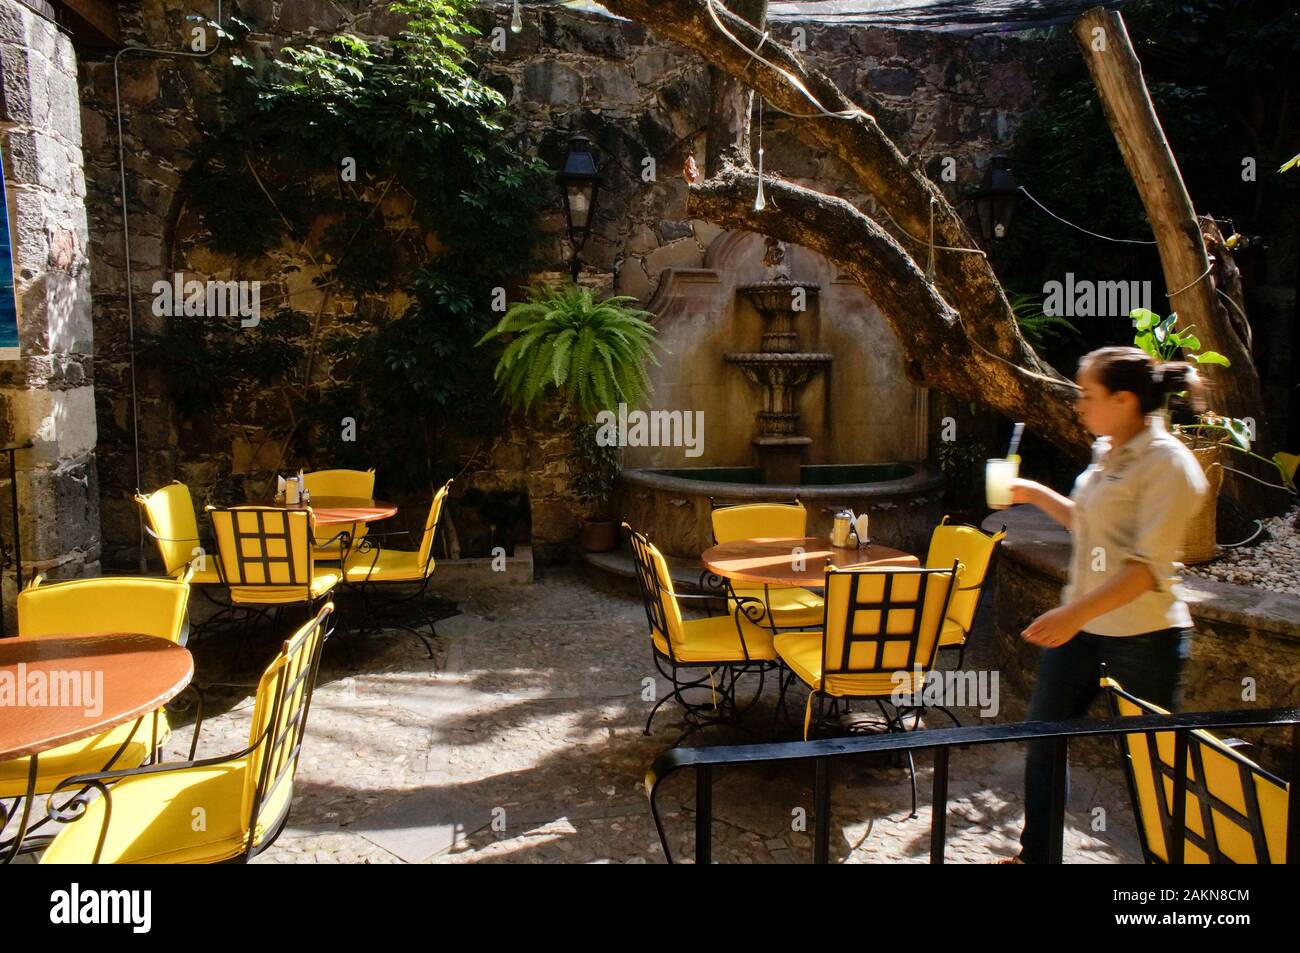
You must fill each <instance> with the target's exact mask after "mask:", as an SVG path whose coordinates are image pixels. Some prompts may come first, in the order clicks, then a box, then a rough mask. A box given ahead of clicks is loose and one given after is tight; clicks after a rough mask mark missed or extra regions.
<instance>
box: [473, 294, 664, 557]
mask: <svg viewBox="0 0 1300 953" xmlns="http://www.w3.org/2000/svg"><path fill="white" fill-rule="evenodd" d="M635 302H636V299H635V298H632V297H628V296H626V295H618V296H615V297H612V298H606V299H604V300H603V301H597V300H596V299H595V298H594V297H593V295H592V293H591V291H590V290H589V289H587V288H581V287H578V286H577V285H570V286H568V287H559V288H557V287H553V286H547V285H540V286H535V287H533V288H530V289H529V290H528V293H527V300H525V301H521V302H518V303H516V304H514V305H512V306H511V307H510V309H509V310H508V311H506V313H505V315H504V316H503V317H502V319H501V321H500V323H498V324H497V325H496V327H494V328H492V329H491V330H490V331H488V332H487V334H485V335H483V337H482V339H481V340H480V341H479V344H484V343H485V342H487V341H489V340H492V339H494V338H503V337H508V338H509V339H510V341H509V343H508V344H507V345H506V348H505V350H504V351H503V352H502V354H501V359H500V360H499V361H498V362H497V366H496V371H495V373H494V375H493V376H494V378H495V380H496V381H497V387H498V390H499V391H500V393H501V394H502V396H503V398H504V399H505V400H506V402H507V403H508V404H509V405H510V406H512V407H516V408H520V409H522V410H524V411H525V412H528V411H529V410H530V409H532V408H533V407H534V406H539V407H540V406H541V403H540V401H541V399H542V398H543V397H544V396H546V395H548V394H549V395H554V396H557V397H559V398H560V400H561V401H562V409H561V415H562V417H563V418H565V422H566V425H567V427H568V428H569V430H570V432H571V434H572V438H573V440H572V444H573V449H572V454H571V464H572V469H573V474H574V477H573V488H574V494H575V496H577V497H578V499H579V500H581V501H583V502H585V503H588V504H590V505H591V506H592V508H593V513H592V515H591V517H590V518H588V519H587V520H584V521H583V527H582V537H583V545H584V547H585V548H587V549H589V550H590V551H593V552H602V551H608V550H610V549H613V548H614V547H615V546H617V545H618V533H617V526H616V524H615V522H614V519H613V513H612V512H610V504H611V501H612V498H613V491H614V481H615V479H616V478H617V476H618V469H619V454H618V447H617V446H603V445H602V444H601V443H600V442H599V441H598V440H597V439H596V434H597V427H596V415H597V414H599V413H600V412H601V411H610V412H613V413H617V412H618V406H619V404H626V405H627V407H628V408H629V409H631V408H634V407H636V406H637V405H639V404H640V403H641V402H642V401H643V400H644V399H645V397H646V396H647V395H648V394H649V392H650V378H649V375H648V374H647V373H646V362H648V361H654V362H655V363H656V364H657V363H658V361H657V360H656V358H655V356H654V347H655V345H656V343H657V342H656V341H655V337H654V336H655V333H656V331H655V328H654V326H653V325H651V324H650V323H649V321H648V320H647V319H648V318H651V317H653V315H651V314H650V313H649V312H648V311H643V310H641V309H640V308H636V307H633V304H634V303H635Z"/></svg>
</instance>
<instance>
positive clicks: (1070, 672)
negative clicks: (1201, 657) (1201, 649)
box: [1020, 629, 1192, 864]
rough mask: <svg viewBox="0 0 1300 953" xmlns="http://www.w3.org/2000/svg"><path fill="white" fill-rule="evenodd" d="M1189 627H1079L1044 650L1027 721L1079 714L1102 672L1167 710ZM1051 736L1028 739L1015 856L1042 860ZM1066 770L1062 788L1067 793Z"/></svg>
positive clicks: (1174, 701)
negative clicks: (1127, 630)
mask: <svg viewBox="0 0 1300 953" xmlns="http://www.w3.org/2000/svg"><path fill="white" fill-rule="evenodd" d="M1191 644H1192V630H1191V629H1163V630H1161V631H1159V632H1149V633H1147V634H1146V635H1126V636H1108V635H1093V634H1092V633H1091V632H1080V633H1079V634H1078V635H1076V636H1075V637H1074V638H1073V639H1071V640H1070V641H1069V642H1066V643H1065V644H1064V645H1062V646H1059V647H1058V648H1054V649H1044V650H1043V654H1042V657H1041V658H1040V659H1039V662H1038V674H1037V676H1036V677H1035V679H1034V694H1033V698H1032V699H1031V700H1030V702H1029V720H1030V721H1062V720H1064V719H1067V718H1082V717H1083V716H1084V715H1085V714H1087V711H1088V708H1089V707H1090V706H1091V705H1092V702H1093V700H1094V699H1095V698H1096V697H1097V694H1098V693H1099V692H1100V691H1101V686H1100V685H1099V684H1098V682H1099V680H1100V678H1101V666H1102V665H1103V664H1104V665H1105V666H1106V674H1107V675H1108V676H1110V677H1111V678H1113V679H1115V681H1117V682H1119V683H1120V685H1122V686H1123V687H1124V690H1125V691H1127V692H1130V693H1132V694H1134V695H1136V696H1138V697H1139V698H1143V699H1145V700H1147V701H1149V702H1151V703H1152V704H1155V705H1159V706H1160V707H1161V708H1165V709H1168V710H1170V711H1173V710H1175V709H1176V708H1177V707H1178V696H1179V691H1180V688H1181V685H1180V680H1181V676H1182V671H1183V664H1184V663H1185V662H1186V661H1187V655H1188V653H1189V652H1190V650H1191ZM1054 744H1055V743H1054V742H1053V741H1050V740H1049V741H1032V742H1030V743H1029V745H1028V748H1029V756H1028V759H1027V761H1026V763H1025V829H1024V831H1023V832H1022V833H1021V835H1020V859H1021V860H1023V861H1024V862H1025V863H1027V864H1045V863H1047V844H1048V841H1049V839H1050V838H1051V836H1052V834H1051V831H1050V826H1051V812H1052V750H1053V747H1054ZM1069 783H1070V782H1069V774H1068V768H1067V774H1066V792H1067V797H1068V792H1069Z"/></svg>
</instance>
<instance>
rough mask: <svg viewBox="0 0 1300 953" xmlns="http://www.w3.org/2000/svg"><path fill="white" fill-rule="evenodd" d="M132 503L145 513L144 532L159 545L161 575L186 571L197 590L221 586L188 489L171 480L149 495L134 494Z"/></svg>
mask: <svg viewBox="0 0 1300 953" xmlns="http://www.w3.org/2000/svg"><path fill="white" fill-rule="evenodd" d="M135 501H136V503H138V504H139V506H140V509H141V510H143V511H144V519H145V532H147V533H148V534H149V535H150V536H151V537H153V540H154V542H155V543H156V544H157V545H158V555H159V557H160V558H161V559H162V564H163V572H165V573H166V574H167V575H169V576H179V575H180V574H181V573H183V572H185V571H186V570H187V569H188V570H191V571H192V572H191V577H190V581H191V582H192V583H193V584H194V585H196V586H219V585H220V584H221V572H220V570H219V569H218V568H217V558H216V555H215V554H213V553H209V552H208V551H207V550H206V548H205V547H204V546H203V541H202V540H201V539H200V538H199V524H198V520H197V519H195V517H194V498H193V496H191V494H190V488H189V487H188V486H186V485H185V484H184V483H181V482H180V481H179V480H174V481H172V482H171V483H169V484H168V485H167V486H165V487H163V488H162V489H160V490H155V491H154V492H152V493H148V494H140V493H137V494H136V495H135Z"/></svg>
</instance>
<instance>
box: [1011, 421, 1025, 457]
mask: <svg viewBox="0 0 1300 953" xmlns="http://www.w3.org/2000/svg"><path fill="white" fill-rule="evenodd" d="M1024 432H1025V425H1024V423H1023V422H1018V423H1017V424H1016V425H1015V426H1014V427H1013V428H1012V429H1011V448H1010V449H1009V450H1007V459H1010V458H1012V457H1014V456H1015V455H1016V451H1017V450H1019V449H1020V437H1021V435H1023V434H1024Z"/></svg>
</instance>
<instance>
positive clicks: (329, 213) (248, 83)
mask: <svg viewBox="0 0 1300 953" xmlns="http://www.w3.org/2000/svg"><path fill="white" fill-rule="evenodd" d="M473 6H474V4H473V3H472V0H400V2H394V3H392V4H391V5H390V9H391V10H393V11H394V12H396V13H402V14H407V15H408V16H409V17H410V20H409V22H408V26H407V28H406V30H405V31H404V32H403V33H402V34H401V35H400V36H399V37H397V38H395V39H393V40H392V41H389V42H385V43H372V42H370V41H368V40H366V39H364V38H362V37H358V36H353V35H349V34H339V35H336V36H333V37H330V38H329V39H328V40H324V41H321V42H319V43H318V44H307V45H302V46H297V47H286V48H284V49H282V50H281V51H280V52H279V54H278V55H277V57H276V58H275V59H274V60H272V61H271V62H269V63H254V62H252V61H251V60H250V59H247V58H245V57H243V56H240V55H239V52H238V48H237V47H235V49H236V52H235V54H234V55H232V57H231V63H232V65H233V66H234V67H235V78H234V79H233V80H232V81H231V82H230V83H228V85H227V88H226V89H225V90H224V91H223V104H222V105H223V112H224V114H225V115H227V116H228V117H229V122H228V123H227V126H226V128H225V130H224V131H223V133H222V134H221V135H220V136H216V137H213V138H212V139H211V140H209V141H208V142H206V143H205V144H204V149H203V152H202V154H201V155H199V156H197V157H196V159H197V161H196V163H195V172H194V173H193V174H192V175H191V177H190V180H189V182H188V185H189V189H190V194H189V198H190V205H191V207H192V208H193V209H194V210H195V211H196V212H197V214H198V215H199V217H200V220H201V222H202V224H203V226H204V229H205V233H204V234H203V235H202V236H200V240H201V241H203V242H204V243H205V244H207V245H208V246H209V247H211V248H213V249H214V250H216V251H219V252H223V253H226V254H232V255H235V256H237V257H239V258H241V259H244V260H245V261H253V260H256V261H259V262H262V261H266V259H267V257H268V256H270V255H271V254H273V253H276V254H278V253H280V252H282V251H283V252H287V253H288V254H291V255H297V254H302V255H303V256H305V257H306V258H307V259H308V260H309V261H310V263H311V264H312V266H313V268H314V275H313V281H314V283H315V285H316V286H317V287H318V288H319V289H320V291H321V292H322V293H323V294H324V295H325V298H326V303H325V304H323V305H322V306H321V307H322V314H325V315H328V313H329V312H330V311H333V310H336V309H340V308H341V309H342V311H343V317H342V320H340V321H338V322H334V321H333V320H332V319H330V318H329V317H328V316H327V317H325V318H324V319H322V316H321V315H314V316H310V317H309V318H308V319H307V321H306V322H305V324H304V325H303V326H302V331H303V333H302V334H301V335H299V336H297V337H294V338H284V339H283V340H277V341H275V342H273V350H274V352H275V356H274V358H273V360H272V363H273V364H276V365H277V366H281V367H283V366H285V365H286V364H287V365H288V366H289V372H288V373H284V374H282V376H281V377H280V380H281V382H282V383H284V384H285V385H286V389H287V391H286V392H287V393H288V395H289V396H290V398H291V399H290V401H289V402H288V403H287V404H286V406H288V407H289V408H290V411H291V416H292V419H293V424H292V426H296V427H297V428H298V429H299V430H300V431H301V432H302V433H303V434H310V435H311V436H312V437H313V439H304V440H301V441H300V443H301V444H302V445H303V446H306V447H309V448H311V452H312V453H313V454H314V455H319V457H320V459H321V460H322V461H326V462H330V463H333V464H337V465H350V464H357V465H360V464H365V465H366V466H377V467H380V468H382V469H383V470H384V476H385V482H386V483H388V484H390V485H391V484H396V485H398V486H402V485H405V486H422V485H427V484H428V483H429V482H430V480H437V479H440V478H442V477H444V476H446V475H448V474H449V472H450V470H451V469H452V468H453V466H454V462H453V460H452V459H451V457H452V456H454V455H455V453H456V452H457V450H456V447H457V445H458V441H462V440H463V439H470V438H473V439H481V438H483V437H485V436H487V435H489V434H490V433H491V432H492V429H493V427H494V426H496V425H498V424H499V419H500V414H498V413H494V412H493V408H492V406H491V403H492V402H491V401H488V400H485V399H484V398H485V396H486V394H485V384H486V382H487V380H488V379H489V372H490V369H491V356H490V355H488V354H486V353H485V352H483V351H481V350H479V349H477V348H475V346H474V345H475V342H476V341H477V340H478V339H479V338H480V337H481V336H482V334H483V333H484V332H485V331H486V330H487V329H488V328H490V327H491V326H492V323H493V321H494V320H495V318H496V316H495V315H493V314H492V313H491V311H490V309H489V306H490V302H491V299H492V293H493V289H495V288H498V287H509V286H511V285H512V284H514V283H515V282H517V281H519V280H520V278H521V277H522V276H523V275H524V274H526V273H527V272H528V271H529V269H530V266H531V264H532V245H533V241H534V236H535V234H536V227H535V226H536V219H537V215H538V213H539V210H540V209H541V208H542V206H543V205H544V204H545V203H546V202H547V200H548V198H549V197H550V195H551V194H552V192H553V185H552V183H551V181H550V178H551V174H550V171H549V170H548V169H547V168H546V167H545V166H544V165H543V164H542V163H540V162H539V161H537V160H533V159H529V158H527V157H526V156H524V155H522V154H521V153H520V152H519V151H517V150H516V149H515V148H514V147H513V146H512V145H511V144H510V142H509V137H508V136H507V135H506V132H505V131H504V130H503V128H502V126H501V124H500V122H499V118H498V117H499V115H500V113H501V111H502V109H503V107H504V105H505V104H504V101H503V99H502V97H501V95H500V94H499V93H498V92H496V91H495V90H494V89H492V88H491V87H490V86H488V85H486V84H485V83H483V82H482V81H481V80H480V79H479V78H478V74H477V68H476V67H475V65H474V64H473V63H472V62H470V61H469V60H468V59H467V58H466V49H465V47H464V45H463V43H462V40H463V38H464V37H466V36H471V35H473V34H474V33H475V30H474V28H473V26H472V25H471V23H470V21H469V19H468V16H467V15H468V13H469V11H470V10H471V8H472V7H473ZM237 32H240V33H242V32H245V31H243V30H240V31H237ZM242 270H243V271H244V272H245V273H247V272H248V271H250V270H251V267H250V266H248V265H245V266H243V269H242ZM189 337H190V338H191V339H193V338H194V337H195V336H194V335H192V334H191V335H189ZM209 337H210V343H211V348H212V350H211V353H210V355H209V358H210V363H211V364H212V365H213V366H214V367H215V368H217V369H218V370H220V369H221V368H223V367H224V368H226V369H227V370H228V371H229V374H230V375H231V378H232V379H231V380H227V381H225V382H224V383H223V384H222V386H221V387H220V388H219V389H220V390H222V391H226V392H229V391H231V390H233V389H234V387H235V383H234V379H235V378H240V379H242V378H245V377H247V376H248V373H247V372H251V371H252V370H254V368H252V367H251V365H249V364H248V363H240V362H228V361H227V359H226V358H227V355H226V354H224V352H223V351H222V348H223V347H225V346H226V345H225V344H223V343H222V342H220V341H218V340H217V339H216V337H213V336H211V335H209ZM285 348H288V349H289V350H290V351H292V352H293V358H294V359H293V360H290V361H287V362H286V361H285V360H284V358H285V353H284V349H285ZM201 363H202V361H201V355H197V354H196V358H195V367H196V368H197V367H198V365H199V364H201ZM308 368H310V371H311V373H310V375H308ZM308 376H309V377H310V379H307V378H308ZM200 399H206V398H205V397H202V395H201V396H200ZM342 416H347V417H352V418H354V419H355V420H356V421H357V427H358V433H359V437H358V440H357V441H356V442H344V441H343V440H341V439H340V427H339V420H340V418H341V417H342ZM285 426H291V425H290V424H288V423H286V425H285ZM381 453H386V454H387V456H386V457H384V458H381V457H380V454H381Z"/></svg>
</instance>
